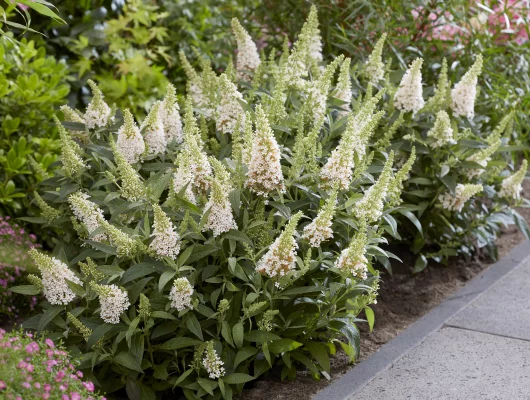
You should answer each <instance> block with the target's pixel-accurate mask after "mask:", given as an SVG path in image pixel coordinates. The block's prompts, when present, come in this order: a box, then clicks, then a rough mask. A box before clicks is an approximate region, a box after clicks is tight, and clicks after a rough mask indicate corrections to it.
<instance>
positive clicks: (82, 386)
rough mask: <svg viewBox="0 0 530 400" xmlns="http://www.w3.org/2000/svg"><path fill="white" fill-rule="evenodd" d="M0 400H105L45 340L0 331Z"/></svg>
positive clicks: (65, 353) (64, 354)
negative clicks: (0, 399)
mask: <svg viewBox="0 0 530 400" xmlns="http://www.w3.org/2000/svg"><path fill="white" fill-rule="evenodd" d="M0 378H1V379H0V398H2V399H13V400H19V399H24V400H32V399H44V400H46V399H61V400H96V399H98V400H106V399H105V397H101V396H100V395H98V394H97V393H95V391H94V390H95V388H94V384H93V383H92V382H90V381H83V380H81V378H83V373H82V372H81V371H77V370H76V368H75V366H74V364H73V363H72V360H71V358H70V356H69V355H68V352H66V351H64V350H63V349H61V348H58V347H56V346H55V344H54V342H53V341H52V340H51V339H49V338H46V339H44V338H39V337H36V336H34V335H33V334H31V333H22V332H12V333H9V334H6V332H5V331H4V330H3V329H0Z"/></svg>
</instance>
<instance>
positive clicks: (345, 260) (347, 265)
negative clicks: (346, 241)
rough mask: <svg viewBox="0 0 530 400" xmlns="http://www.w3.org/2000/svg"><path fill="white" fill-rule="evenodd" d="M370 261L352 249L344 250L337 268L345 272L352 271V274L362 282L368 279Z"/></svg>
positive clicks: (336, 264) (338, 260)
mask: <svg viewBox="0 0 530 400" xmlns="http://www.w3.org/2000/svg"><path fill="white" fill-rule="evenodd" d="M367 265H368V260H367V259H366V256H365V255H364V254H361V255H358V254H355V252H354V251H353V250H352V249H351V248H350V247H348V248H346V249H344V250H342V252H341V253H340V256H339V258H338V259H337V261H336V263H335V266H336V268H338V269H340V270H343V271H350V273H351V274H352V275H353V276H354V277H356V278H358V279H361V280H364V279H366V278H367V272H368V266H367Z"/></svg>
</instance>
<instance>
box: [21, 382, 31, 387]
mask: <svg viewBox="0 0 530 400" xmlns="http://www.w3.org/2000/svg"><path fill="white" fill-rule="evenodd" d="M22 387H23V388H26V389H30V388H31V385H30V384H29V382H24V383H23V384H22Z"/></svg>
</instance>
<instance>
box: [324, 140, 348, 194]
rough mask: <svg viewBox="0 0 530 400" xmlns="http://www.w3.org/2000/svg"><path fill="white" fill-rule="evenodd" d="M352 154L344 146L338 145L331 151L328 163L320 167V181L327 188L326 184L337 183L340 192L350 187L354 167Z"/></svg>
mask: <svg viewBox="0 0 530 400" xmlns="http://www.w3.org/2000/svg"><path fill="white" fill-rule="evenodd" d="M354 154H355V153H354V151H353V150H351V151H350V149H348V148H346V146H341V144H339V146H337V147H336V148H335V149H333V151H332V152H331V156H330V157H329V158H328V161H327V162H326V164H325V165H324V166H323V167H322V170H321V171H320V179H322V181H323V182H325V184H326V185H327V186H329V185H328V183H334V182H338V184H339V187H340V188H341V189H342V190H345V189H347V188H348V187H349V186H350V181H351V178H352V171H353V167H354V166H355V161H354V158H353V156H354Z"/></svg>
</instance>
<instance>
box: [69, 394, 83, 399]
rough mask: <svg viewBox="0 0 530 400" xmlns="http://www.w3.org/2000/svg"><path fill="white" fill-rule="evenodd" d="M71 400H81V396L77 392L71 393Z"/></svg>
mask: <svg viewBox="0 0 530 400" xmlns="http://www.w3.org/2000/svg"><path fill="white" fill-rule="evenodd" d="M70 399H71V400H81V395H80V394H79V393H77V392H70Z"/></svg>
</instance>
